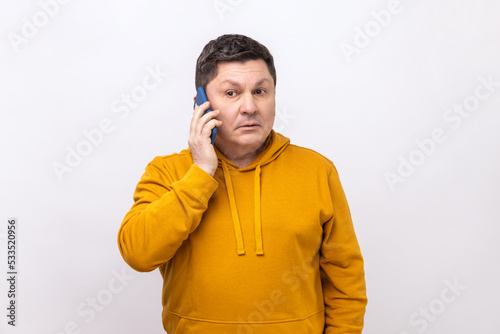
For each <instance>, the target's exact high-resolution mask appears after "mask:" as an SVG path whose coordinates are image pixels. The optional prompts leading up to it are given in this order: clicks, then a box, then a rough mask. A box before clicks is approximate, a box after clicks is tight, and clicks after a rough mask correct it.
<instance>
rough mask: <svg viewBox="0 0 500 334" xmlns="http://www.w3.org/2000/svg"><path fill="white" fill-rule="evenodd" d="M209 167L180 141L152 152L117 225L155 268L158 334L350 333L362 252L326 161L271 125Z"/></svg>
mask: <svg viewBox="0 0 500 334" xmlns="http://www.w3.org/2000/svg"><path fill="white" fill-rule="evenodd" d="M216 153H217V156H218V158H219V167H218V168H217V171H216V173H215V175H214V176H213V177H211V176H210V175H209V174H207V173H205V172H204V171H203V170H202V169H200V168H199V167H197V166H195V165H193V160H192V156H191V153H190V151H189V150H184V151H181V152H180V153H178V154H173V155H169V156H162V157H156V158H155V159H154V160H153V161H152V162H150V163H149V165H148V166H147V167H146V172H145V173H144V175H143V176H142V178H141V180H140V182H139V184H138V185H137V188H136V191H135V194H134V201H135V203H134V205H133V206H132V208H131V209H130V211H129V212H128V213H127V214H126V216H125V218H124V220H123V223H122V225H121V227H120V230H119V232H118V245H119V248H120V252H121V254H122V256H123V258H124V260H125V261H126V262H127V263H128V264H129V265H130V266H131V267H132V268H134V269H135V270H138V271H151V270H154V269H156V268H159V270H160V273H161V275H162V277H163V280H164V283H163V294H162V304H163V312H162V318H163V326H164V328H165V330H166V331H167V332H168V333H169V334H174V333H175V334H181V333H189V334H198V333H200V334H212V333H213V334H226V333H228V334H229V333H235V334H240V333H242V334H250V333H253V334H270V333H273V334H274V333H288V334H302V333H304V334H306V333H307V334H321V333H326V334H333V333H342V334H347V333H349V334H355V333H361V331H362V328H363V317H364V312H365V306H366V302H367V299H366V291H365V280H364V270H363V258H362V256H361V252H360V249H359V246H358V242H357V239H356V235H355V233H354V228H353V224H352V221H351V215H350V212H349V207H348V205H347V201H346V197H345V195H344V192H343V190H342V186H341V184H340V181H339V177H338V174H337V171H336V169H335V167H334V165H333V163H332V162H331V161H330V160H328V159H326V158H325V157H323V156H321V155H320V154H318V153H316V152H314V151H312V150H309V149H305V148H302V147H298V146H295V145H291V144H290V141H289V139H288V138H286V137H284V136H282V135H280V134H278V133H275V132H274V131H273V132H271V134H270V136H269V138H268V140H267V142H266V147H265V149H264V151H263V152H262V153H261V154H260V156H259V157H258V158H257V159H256V160H255V161H254V162H253V163H252V164H251V165H250V166H248V167H245V168H238V167H237V166H235V165H233V164H232V163H231V162H230V161H228V160H227V159H226V158H225V157H224V156H223V155H222V154H221V153H220V152H219V151H218V150H216Z"/></svg>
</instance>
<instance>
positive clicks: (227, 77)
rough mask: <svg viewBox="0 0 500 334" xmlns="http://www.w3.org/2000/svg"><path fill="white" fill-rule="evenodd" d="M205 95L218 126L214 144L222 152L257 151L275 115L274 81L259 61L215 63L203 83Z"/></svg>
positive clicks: (260, 60) (268, 131)
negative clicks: (214, 71)
mask: <svg viewBox="0 0 500 334" xmlns="http://www.w3.org/2000/svg"><path fill="white" fill-rule="evenodd" d="M206 93H207V98H208V100H209V101H210V108H211V109H212V110H219V111H220V114H219V116H218V117H217V119H219V120H220V121H222V125H221V126H219V127H218V128H217V136H216V137H215V146H217V147H218V148H219V149H221V150H222V152H228V151H233V152H242V151H247V152H249V151H252V150H255V151H257V150H259V149H260V148H261V147H262V145H263V144H264V142H265V140H266V138H267V136H268V135H269V133H270V132H271V129H272V127H273V124H274V116H275V94H276V93H275V90H274V80H273V78H272V76H271V74H270V73H269V70H268V68H267V65H266V63H265V62H264V61H263V60H262V59H259V60H248V61H246V62H243V63H241V62H228V63H221V64H219V65H218V73H217V76H216V77H215V78H214V79H213V80H212V81H210V82H209V83H208V85H207V92H206Z"/></svg>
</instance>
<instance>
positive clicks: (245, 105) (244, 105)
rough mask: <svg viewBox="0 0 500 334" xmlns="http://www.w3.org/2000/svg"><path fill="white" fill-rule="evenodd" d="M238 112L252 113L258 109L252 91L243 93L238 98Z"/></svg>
mask: <svg viewBox="0 0 500 334" xmlns="http://www.w3.org/2000/svg"><path fill="white" fill-rule="evenodd" d="M240 102H241V105H240V113H241V114H254V113H256V112H258V111H259V109H258V107H257V103H256V102H255V97H254V96H253V94H252V93H245V94H243V95H242V96H241V98H240Z"/></svg>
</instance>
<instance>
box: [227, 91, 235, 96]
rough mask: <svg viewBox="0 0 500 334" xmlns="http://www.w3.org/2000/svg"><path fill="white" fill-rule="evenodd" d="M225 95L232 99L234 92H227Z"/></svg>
mask: <svg viewBox="0 0 500 334" xmlns="http://www.w3.org/2000/svg"><path fill="white" fill-rule="evenodd" d="M226 95H227V96H229V97H232V96H234V92H233V91H229V92H227V93H226Z"/></svg>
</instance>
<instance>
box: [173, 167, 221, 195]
mask: <svg viewBox="0 0 500 334" xmlns="http://www.w3.org/2000/svg"><path fill="white" fill-rule="evenodd" d="M181 181H182V183H184V184H185V186H186V188H188V189H191V191H192V192H193V195H194V196H196V197H197V198H198V199H199V200H200V201H202V202H203V203H208V201H209V200H210V197H212V195H213V194H214V192H215V190H217V187H218V186H219V183H218V182H217V181H216V180H215V179H214V178H213V177H212V176H211V175H210V174H208V173H207V172H205V171H204V170H203V169H201V168H200V167H198V166H196V165H195V164H193V165H191V167H190V168H189V170H188V172H187V173H186V175H184V177H183V178H182V180H181Z"/></svg>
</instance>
